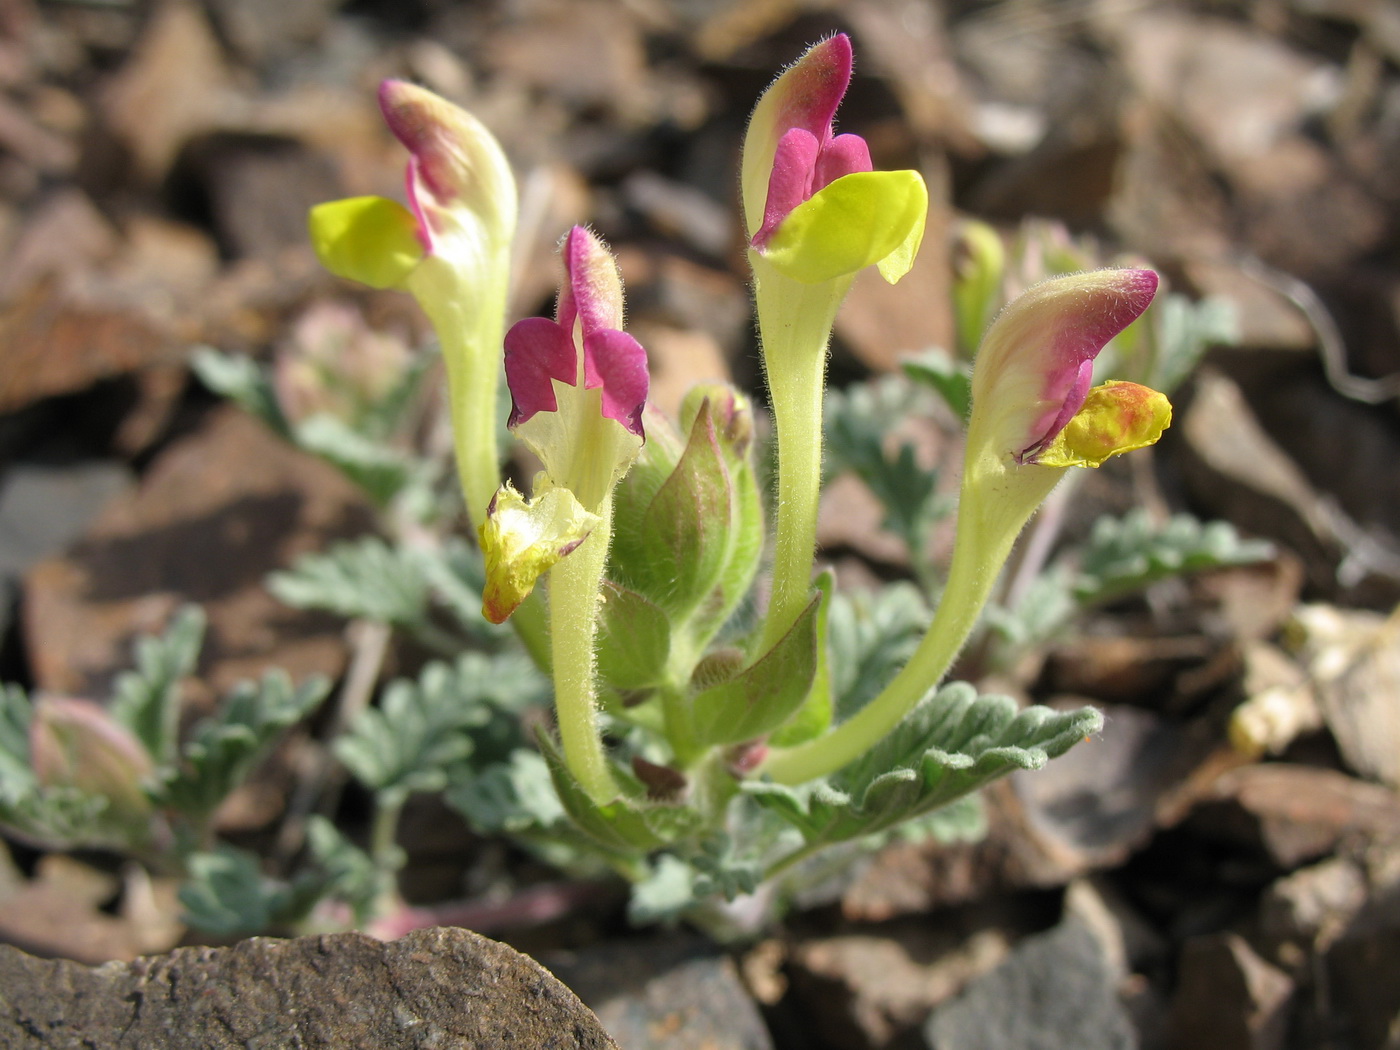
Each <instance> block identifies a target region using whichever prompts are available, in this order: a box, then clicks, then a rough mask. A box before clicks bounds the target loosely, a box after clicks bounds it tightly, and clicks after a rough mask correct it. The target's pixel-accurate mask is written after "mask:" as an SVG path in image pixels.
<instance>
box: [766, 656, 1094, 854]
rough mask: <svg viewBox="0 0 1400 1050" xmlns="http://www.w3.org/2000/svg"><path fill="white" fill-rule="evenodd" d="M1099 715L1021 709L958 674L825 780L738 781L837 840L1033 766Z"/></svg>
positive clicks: (814, 839)
mask: <svg viewBox="0 0 1400 1050" xmlns="http://www.w3.org/2000/svg"><path fill="white" fill-rule="evenodd" d="M1102 725H1103V716H1102V715H1100V714H1099V712H1098V711H1096V710H1094V709H1093V708H1088V707H1086V708H1080V709H1079V710H1077V711H1055V710H1052V709H1051V708H1047V707H1038V706H1036V707H1028V708H1026V709H1024V710H1022V711H1019V712H1018V711H1017V709H1016V703H1015V701H1013V700H1011V699H1010V698H1009V697H1005V696H995V695H993V696H983V697H979V696H977V694H976V691H975V690H974V689H973V688H972V687H971V686H969V685H967V684H966V683H963V682H956V683H953V684H951V685H947V686H944V687H943V688H942V689H940V690H939V691H938V693H937V694H935V695H934V696H932V697H930V698H929V699H927V700H925V701H924V702H923V703H922V704H920V705H919V707H917V708H916V709H915V710H914V711H913V712H912V713H911V714H910V715H909V717H908V718H906V719H905V720H904V721H903V722H902V723H900V725H899V726H898V727H897V728H896V729H895V730H894V732H892V733H891V734H890V735H889V736H887V737H886V738H885V739H884V740H882V741H881V742H880V743H879V744H877V745H876V746H875V747H874V748H872V749H871V750H870V751H868V752H867V753H866V754H865V755H863V756H861V757H860V758H859V759H857V760H856V761H855V762H853V763H851V764H850V765H849V766H847V767H845V768H844V769H842V770H841V771H840V772H839V773H837V774H836V775H835V776H833V777H832V778H831V781H830V782H829V783H818V784H816V785H813V786H808V787H804V788H789V787H786V786H783V785H778V784H773V783H770V782H754V783H749V784H746V785H744V790H745V791H747V792H748V793H749V794H751V795H752V796H753V797H754V798H755V799H756V800H757V801H758V802H759V803H760V804H762V805H764V806H767V807H768V808H770V809H772V810H773V811H774V812H776V813H778V814H779V815H780V816H781V817H783V819H784V820H786V821H787V822H788V823H789V824H791V825H793V826H794V827H796V828H798V829H799V830H800V831H801V832H802V834H803V837H804V838H805V839H806V840H807V842H808V843H809V844H814V843H832V842H842V841H846V840H850V839H854V838H860V837H863V836H866V835H870V834H873V833H875V832H879V831H884V830H886V829H889V828H893V827H895V826H896V825H898V824H900V823H903V822H904V821H906V820H909V819H911V818H913V817H918V816H921V815H923V814H926V813H930V812H932V811H934V810H936V809H938V808H939V807H941V806H945V805H947V804H949V803H950V802H953V801H955V800H957V799H959V798H962V797H963V796H965V795H967V794H969V793H970V792H973V791H975V790H977V789H978V788H980V787H982V786H983V785H985V784H987V783H989V782H991V781H992V780H995V779H997V778H998V777H1002V776H1005V775H1006V774H1007V773H1012V772H1015V771H1016V770H1018V769H1039V768H1040V767H1041V766H1043V765H1045V763H1046V762H1047V761H1048V760H1049V759H1051V758H1054V757H1056V756H1058V755H1061V754H1063V753H1064V752H1065V751H1067V750H1068V749H1069V748H1070V747H1071V746H1072V745H1073V744H1074V743H1076V742H1078V741H1080V740H1083V739H1085V738H1086V737H1088V736H1089V735H1091V734H1092V733H1095V732H1097V731H1098V730H1099V729H1100V728H1102Z"/></svg>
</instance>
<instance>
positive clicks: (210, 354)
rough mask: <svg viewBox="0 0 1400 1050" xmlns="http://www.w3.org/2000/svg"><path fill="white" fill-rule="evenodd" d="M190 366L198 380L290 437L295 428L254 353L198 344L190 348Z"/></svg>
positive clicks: (281, 433) (282, 434) (283, 435)
mask: <svg viewBox="0 0 1400 1050" xmlns="http://www.w3.org/2000/svg"><path fill="white" fill-rule="evenodd" d="M190 367H191V368H193V369H194V374H195V375H196V376H198V377H199V381H200V382H201V383H203V384H204V385H205V386H206V387H208V388H209V389H210V390H212V391H213V392H214V393H216V394H218V395H220V396H221V397H226V398H228V399H229V400H230V401H232V402H233V403H234V404H236V405H238V406H239V407H240V408H242V409H243V411H245V412H247V413H248V414H250V415H252V416H255V417H256V418H258V419H261V420H262V421H263V422H264V423H266V424H267V425H268V426H269V427H271V428H272V429H273V430H274V431H276V432H277V433H278V434H280V435H281V436H282V437H284V438H287V439H290V438H291V432H292V428H291V425H290V424H289V423H288V422H287V417H286V416H285V415H284V414H283V413H282V406H281V404H280V402H279V401H278V400H277V391H276V390H275V389H274V388H273V385H272V380H271V379H270V378H269V377H268V374H267V372H266V371H265V370H264V369H263V368H262V367H261V366H260V365H259V364H258V363H257V362H256V361H254V360H253V359H252V358H251V357H249V356H247V355H246V354H225V353H223V352H221V351H219V350H215V349H214V348H213V347H212V346H197V347H195V348H194V350H192V351H191V352H190Z"/></svg>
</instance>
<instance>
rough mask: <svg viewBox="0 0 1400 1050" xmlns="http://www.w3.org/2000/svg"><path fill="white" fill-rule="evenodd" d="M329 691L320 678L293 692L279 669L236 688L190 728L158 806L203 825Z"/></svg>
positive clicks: (289, 680) (290, 682) (325, 683)
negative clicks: (285, 731)
mask: <svg viewBox="0 0 1400 1050" xmlns="http://www.w3.org/2000/svg"><path fill="white" fill-rule="evenodd" d="M329 690H330V683H329V682H328V681H326V680H325V679H324V678H321V677H315V678H311V679H308V680H307V681H305V682H303V683H302V684H301V686H300V687H298V688H295V689H294V688H293V687H292V681H291V678H290V677H288V675H287V673H286V672H285V671H282V670H280V669H279V670H273V671H269V672H268V673H267V674H265V675H264V676H263V678H262V681H260V682H257V683H254V682H242V683H240V684H239V685H237V686H236V687H235V688H234V689H233V690H232V691H231V692H230V693H229V694H228V696H226V697H225V698H224V700H223V702H222V703H221V704H220V705H219V710H218V711H217V712H216V713H215V714H214V715H213V716H211V717H209V718H206V719H204V720H203V721H201V722H200V723H199V724H198V725H196V726H195V728H194V731H193V733H192V734H191V735H190V739H189V740H188V741H187V742H186V743H185V745H184V746H183V747H182V748H181V750H180V758H181V761H180V763H179V768H178V770H176V771H174V772H172V773H171V774H170V775H169V776H168V778H167V781H166V784H165V786H164V788H163V790H162V801H164V802H165V803H166V804H168V805H170V806H173V807H174V808H175V809H177V810H179V811H180V812H182V813H184V814H185V815H186V816H188V817H190V818H191V819H193V820H195V821H203V820H206V819H208V817H209V816H210V814H212V813H213V812H214V810H215V809H217V808H218V806H219V804H220V803H221V802H223V800H224V799H225V798H227V797H228V794H229V792H231V791H232V790H233V789H234V788H236V787H238V785H239V784H241V783H242V782H243V781H244V780H245V779H246V778H247V776H248V774H249V773H250V772H252V769H253V767H254V766H255V765H256V764H257V763H258V762H259V761H261V760H262V759H263V758H264V757H265V756H266V754H267V753H268V751H269V750H271V748H272V745H273V744H274V743H275V742H276V740H277V737H278V736H279V735H280V734H281V733H282V731H283V730H285V729H287V728H288V727H289V726H291V725H293V724H294V723H296V722H299V721H301V720H302V719H303V718H305V717H306V716H307V715H309V714H310V713H311V711H312V710H313V709H314V708H315V707H316V705H317V704H319V703H320V702H321V701H322V700H323V699H324V698H325V696H326V693H327V692H329Z"/></svg>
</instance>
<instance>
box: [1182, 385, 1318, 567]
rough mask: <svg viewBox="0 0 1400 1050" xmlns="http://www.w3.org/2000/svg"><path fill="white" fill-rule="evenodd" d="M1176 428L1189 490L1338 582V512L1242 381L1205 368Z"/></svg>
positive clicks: (1216, 510)
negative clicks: (1262, 418) (1275, 434)
mask: <svg viewBox="0 0 1400 1050" xmlns="http://www.w3.org/2000/svg"><path fill="white" fill-rule="evenodd" d="M1195 385H1196V392H1195V396H1194V397H1193V398H1192V400H1191V405H1190V407H1189V408H1188V409H1187V411H1186V413H1185V416H1184V418H1183V419H1182V420H1181V421H1180V423H1179V424H1178V427H1177V428H1174V429H1179V430H1180V434H1181V437H1183V438H1184V439H1185V444H1186V448H1187V454H1186V455H1184V456H1182V457H1181V458H1182V461H1183V468H1184V470H1183V473H1184V477H1185V480H1186V483H1187V488H1188V489H1189V490H1190V493H1191V496H1192V498H1193V499H1195V500H1196V501H1197V502H1198V503H1199V504H1200V506H1201V507H1202V508H1203V509H1204V510H1205V511H1206V512H1208V513H1209V514H1210V515H1212V516H1215V517H1220V518H1224V519H1226V520H1228V521H1231V522H1233V523H1234V524H1235V525H1236V526H1238V527H1239V528H1240V529H1241V530H1242V531H1244V532H1247V533H1252V534H1254V535H1257V536H1263V537H1266V538H1268V539H1273V540H1277V541H1278V542H1279V543H1281V544H1283V545H1284V546H1287V547H1288V548H1290V549H1291V550H1293V551H1294V552H1296V553H1297V554H1298V555H1299V556H1301V557H1302V559H1303V563H1304V566H1305V567H1306V571H1307V577H1308V581H1309V583H1311V584H1312V585H1314V586H1316V587H1320V588H1322V589H1323V591H1324V593H1326V592H1328V591H1329V590H1331V589H1335V587H1336V583H1337V577H1336V567H1337V562H1338V561H1339V560H1340V557H1341V554H1340V551H1341V544H1340V541H1339V539H1338V537H1337V533H1336V530H1335V528H1334V518H1333V517H1330V516H1329V514H1328V512H1327V511H1326V510H1325V509H1324V503H1323V500H1322V498H1321V496H1320V495H1319V494H1318V492H1317V490H1316V489H1315V488H1314V487H1313V485H1312V483H1311V482H1310V481H1309V480H1308V478H1307V476H1306V475H1305V474H1304V473H1303V471H1302V470H1301V468H1299V466H1298V464H1297V463H1295V462H1294V461H1293V460H1292V459H1291V458H1290V457H1289V456H1288V454H1287V453H1286V452H1285V451H1284V450H1283V449H1282V448H1281V447H1279V445H1278V443H1277V442H1275V441H1274V440H1273V438H1272V437H1270V436H1269V435H1268V433H1266V432H1265V430H1264V428H1263V427H1262V426H1261V425H1260V423H1259V420H1258V419H1257V418H1256V417H1255V415H1254V412H1253V410H1252V409H1251V408H1250V406H1249V404H1248V402H1247V401H1246V399H1245V395H1244V392H1243V391H1242V390H1241V389H1240V387H1239V386H1238V384H1236V383H1235V382H1234V381H1233V380H1231V379H1229V378H1227V377H1226V376H1224V375H1223V374H1221V373H1219V372H1214V371H1211V370H1209V369H1202V370H1201V371H1200V372H1198V373H1197V375H1196V380H1195Z"/></svg>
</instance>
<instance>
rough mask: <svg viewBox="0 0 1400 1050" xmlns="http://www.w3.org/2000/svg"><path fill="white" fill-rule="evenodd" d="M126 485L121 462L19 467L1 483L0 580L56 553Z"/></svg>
mask: <svg viewBox="0 0 1400 1050" xmlns="http://www.w3.org/2000/svg"><path fill="white" fill-rule="evenodd" d="M130 484H131V473H130V471H128V470H127V469H126V467H124V466H123V465H122V464H120V463H115V462H111V461H104V460H90V461H86V462H79V463H70V464H63V465H59V466H50V465H48V464H41V463H21V464H17V465H16V466H14V467H13V468H11V469H10V470H9V472H8V473H7V474H6V475H5V478H4V481H3V483H0V575H3V576H12V575H19V574H21V573H23V572H24V571H26V570H27V569H28V568H29V567H30V565H32V564H33V563H34V562H36V561H38V560H39V559H40V558H44V557H47V556H49V555H51V554H55V553H57V552H58V551H61V550H62V549H63V548H64V547H66V546H68V544H70V543H72V542H73V541H74V540H76V539H77V538H78V537H79V536H81V535H82V533H83V531H84V530H85V529H86V528H87V526H88V523H89V521H91V520H92V518H93V517H94V516H95V515H96V514H97V512H98V511H99V510H101V509H102V507H103V505H104V504H105V503H106V502H107V501H108V500H109V499H111V498H113V497H114V496H116V495H117V494H118V493H119V492H122V491H123V490H125V489H126V488H127V487H128V486H129V485H130Z"/></svg>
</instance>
